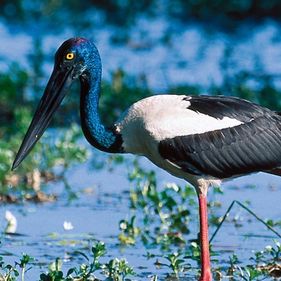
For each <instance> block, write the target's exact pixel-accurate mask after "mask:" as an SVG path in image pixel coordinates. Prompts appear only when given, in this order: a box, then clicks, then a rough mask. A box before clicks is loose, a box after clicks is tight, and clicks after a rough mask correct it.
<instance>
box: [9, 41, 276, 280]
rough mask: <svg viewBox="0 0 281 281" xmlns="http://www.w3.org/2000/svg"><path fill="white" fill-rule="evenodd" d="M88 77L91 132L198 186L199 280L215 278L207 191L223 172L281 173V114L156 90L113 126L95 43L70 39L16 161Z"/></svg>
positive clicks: (86, 113) (84, 121)
mask: <svg viewBox="0 0 281 281" xmlns="http://www.w3.org/2000/svg"><path fill="white" fill-rule="evenodd" d="M78 77H79V79H80V82H81V102H80V113H81V125H82V129H83V132H84V135H85V137H86V138H87V140H88V141H89V142H90V143H91V144H92V145H93V146H95V147H96V148H98V149H100V150H102V151H106V152H111V153H132V154H137V155H143V156H146V157H147V158H148V159H150V160H151V161H152V162H153V163H154V164H156V165H157V166H159V167H160V168H162V169H164V170H166V171H168V172H169V173H171V174H173V175H174V176H176V177H179V178H183V179H185V180H187V181H188V182H190V183H192V184H193V185H194V187H195V188H196V191H197V194H198V199H199V215H200V238H201V263H202V265H201V277H200V281H210V280H211V279H212V277H211V270H210V257H209V244H208V222H207V199H206V196H207V191H208V187H209V186H210V185H212V184H219V183H220V182H221V181H222V180H225V179H228V178H231V177H236V176H240V175H244V174H249V173H253V172H258V171H265V172H270V173H277V174H278V173H280V170H279V167H281V116H280V115H279V114H278V113H277V112H274V111H271V110H269V109H267V108H264V107H261V106H259V105H257V104H254V103H250V102H248V101H245V100H242V99H238V98H234V97H223V96H187V95H157V96H152V97H149V98H146V99H143V100H140V101H138V102H136V103H134V104H133V105H132V106H131V107H129V108H128V110H127V111H125V112H124V113H123V114H122V115H121V116H120V118H119V120H117V121H116V122H115V123H114V124H113V125H112V126H111V127H110V128H107V127H106V126H104V125H103V124H102V122H101V118H100V116H99V110H98V105H99V97H100V88H101V62H100V57H99V54H98V51H97V49H96V47H95V45H94V44H93V43H92V42H91V41H89V40H86V39H83V38H73V39H69V40H67V41H66V42H64V43H63V44H62V46H61V47H60V48H59V49H58V51H57V53H56V59H55V68H54V71H53V74H52V76H51V78H50V81H49V83H48V85H47V87H46V90H45V93H44V95H43V97H42V99H41V101H40V103H39V106H38V108H37V110H36V112H35V115H34V118H33V120H32V122H31V125H30V127H29V129H28V132H27V133H26V136H25V138H24V140H23V143H22V145H21V147H20V150H19V152H18V154H17V156H16V159H15V161H14V164H13V168H15V167H17V166H18V165H19V164H20V162H21V161H22V160H23V159H24V157H26V155H27V154H28V153H29V151H30V150H31V149H32V147H33V146H34V145H35V143H36V142H37V141H38V139H39V138H40V137H41V135H42V134H43V132H44V130H45V129H46V127H47V125H48V124H49V122H50V119H51V116H52V114H53V112H54V111H55V110H56V108H57V107H58V106H59V104H60V102H61V101H62V99H63V97H64V95H65V94H66V91H65V88H68V87H69V85H70V82H71V80H73V79H76V78H78Z"/></svg>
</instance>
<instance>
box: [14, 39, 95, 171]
mask: <svg viewBox="0 0 281 281" xmlns="http://www.w3.org/2000/svg"><path fill="white" fill-rule="evenodd" d="M89 73H90V74H91V77H93V78H94V79H100V76H101V62H100V56H99V53H98V50H97V48H96V47H95V45H94V44H93V43H92V42H91V41H90V40H87V39H84V38H71V39H68V40H67V41H65V42H64V43H63V44H62V45H61V46H60V47H59V49H58V50H57V52H56V55H55V64H54V70H53V73H52V75H51V77H50V80H49V82H48V84H47V86H46V89H45V91H44V94H43V96H42V98H41V100H40V102H39V105H38V107H37V109H36V112H35V114H34V117H33V119H32V121H31V124H30V126H29V128H28V131H27V133H26V135H25V137H24V140H23V142H22V144H21V147H20V149H19V151H18V153H17V155H16V158H15V161H14V163H13V167H12V169H15V168H16V167H17V166H18V165H19V164H20V163H21V162H22V161H23V159H24V158H25V157H26V156H27V155H28V153H29V152H30V150H31V149H32V148H33V146H34V145H35V144H36V142H37V141H38V140H39V139H40V137H41V136H42V135H43V133H44V131H45V130H46V128H47V127H48V125H49V123H50V121H51V118H52V116H53V114H54V112H55V111H56V109H57V108H58V107H59V105H60V104H61V102H62V100H63V98H64V97H65V95H66V94H67V90H68V89H69V88H70V85H71V83H72V81H73V80H74V79H77V78H79V77H84V76H85V77H87V76H88V75H89Z"/></svg>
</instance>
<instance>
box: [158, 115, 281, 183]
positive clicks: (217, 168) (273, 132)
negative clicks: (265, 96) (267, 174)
mask: <svg viewBox="0 0 281 281" xmlns="http://www.w3.org/2000/svg"><path fill="white" fill-rule="evenodd" d="M269 112H270V111H269ZM271 115H272V116H269V117H266V116H261V117H259V118H257V119H255V120H252V121H251V122H248V123H245V124H241V125H239V126H235V127H231V128H226V129H221V130H215V131H210V132H206V133H202V134H194V135H187V136H180V137H174V138H170V139H166V140H163V141H161V142H160V143H159V152H160V154H161V156H162V157H163V158H165V159H167V160H169V161H171V162H172V163H174V164H176V165H177V166H179V167H181V168H182V169H183V170H184V171H186V172H188V173H191V174H194V175H209V176H213V177H216V178H221V179H222V178H228V177H232V176H235V175H241V174H247V173H251V172H257V171H266V170H271V169H273V168H275V167H278V166H281V118H280V116H279V115H277V114H275V113H274V112H272V111H271Z"/></svg>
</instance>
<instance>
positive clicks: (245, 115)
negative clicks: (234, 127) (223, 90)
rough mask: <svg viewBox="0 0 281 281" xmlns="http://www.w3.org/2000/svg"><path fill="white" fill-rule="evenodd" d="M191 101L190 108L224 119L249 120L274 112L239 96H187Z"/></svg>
mask: <svg viewBox="0 0 281 281" xmlns="http://www.w3.org/2000/svg"><path fill="white" fill-rule="evenodd" d="M184 100H188V101H189V102H190V106H188V109H190V110H193V111H197V112H200V113H202V114H206V115H209V116H212V117H214V118H218V119H222V118H224V117H229V118H234V119H237V120H239V121H241V122H249V121H251V120H252V119H256V118H258V117H261V116H268V117H269V116H271V115H272V114H273V113H274V112H273V111H271V110H270V109H268V108H265V107H262V106H260V105H258V104H255V103H252V102H249V101H247V100H243V99H240V98H237V97H227V96H187V97H185V98H184Z"/></svg>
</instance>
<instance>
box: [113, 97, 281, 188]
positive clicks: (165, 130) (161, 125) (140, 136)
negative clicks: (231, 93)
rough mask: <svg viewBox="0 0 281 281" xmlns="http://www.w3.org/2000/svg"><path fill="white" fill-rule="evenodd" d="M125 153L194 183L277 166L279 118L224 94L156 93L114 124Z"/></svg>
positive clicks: (279, 160) (280, 138) (280, 154)
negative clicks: (144, 158) (143, 159)
mask: <svg viewBox="0 0 281 281" xmlns="http://www.w3.org/2000/svg"><path fill="white" fill-rule="evenodd" d="M114 127H115V129H116V131H117V132H118V133H119V134H120V136H121V138H122V150H123V151H124V152H128V153H133V154H138V155H143V156H146V157H147V158H149V159H150V160H151V161H152V162H153V163H154V164H156V165H157V166H159V167H160V168H162V169H164V170H166V171H168V172H169V173H171V174H173V175H175V176H177V177H180V178H184V179H185V180H187V181H189V182H191V183H192V184H195V186H197V181H202V180H206V181H208V182H209V183H216V184H217V183H218V182H219V181H220V180H224V179H228V178H231V177H236V176H239V175H243V174H248V173H251V172H258V171H265V172H271V171H272V170H273V169H276V168H277V167H279V166H281V116H280V115H279V114H278V113H276V112H274V111H271V110H269V109H267V108H264V107H261V106H259V105H256V104H253V103H250V102H248V101H245V100H242V99H238V98H234V97H223V96H186V95H157V96H152V97H149V98H146V99H143V100H140V101H138V102H137V103H135V104H133V105H132V106H131V107H130V108H129V109H128V110H127V111H126V112H125V113H123V115H122V116H121V118H120V121H117V122H116V123H115V124H114Z"/></svg>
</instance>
